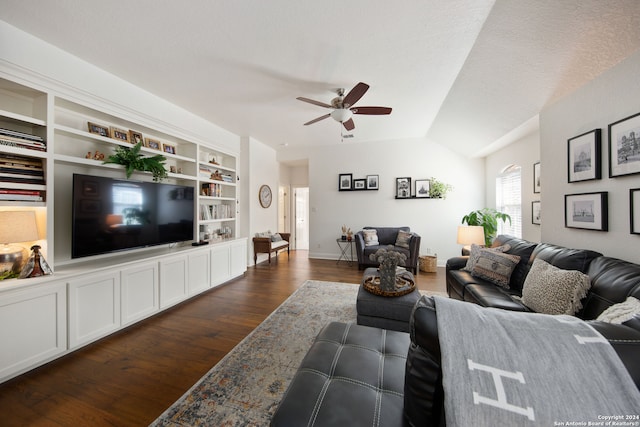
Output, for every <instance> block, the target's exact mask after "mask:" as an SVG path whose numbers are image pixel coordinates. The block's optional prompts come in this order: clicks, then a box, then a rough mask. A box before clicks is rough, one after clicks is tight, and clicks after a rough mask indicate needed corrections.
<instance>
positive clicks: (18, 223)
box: [0, 211, 38, 273]
mask: <svg viewBox="0 0 640 427" xmlns="http://www.w3.org/2000/svg"><path fill="white" fill-rule="evenodd" d="M34 240H38V227H37V225H36V214H35V213H34V212H33V211H3V212H0V273H3V272H6V271H12V272H14V273H20V270H21V268H22V265H23V264H24V261H25V260H26V258H27V255H28V252H27V249H26V248H23V247H22V246H20V245H15V244H14V243H22V242H33V241H34Z"/></svg>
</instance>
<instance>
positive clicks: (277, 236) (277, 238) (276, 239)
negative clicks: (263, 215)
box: [271, 233, 282, 242]
mask: <svg viewBox="0 0 640 427" xmlns="http://www.w3.org/2000/svg"><path fill="white" fill-rule="evenodd" d="M281 240H282V236H281V235H280V233H276V234H273V235H271V241H272V242H279V241H281Z"/></svg>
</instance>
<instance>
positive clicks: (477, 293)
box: [464, 284, 530, 311]
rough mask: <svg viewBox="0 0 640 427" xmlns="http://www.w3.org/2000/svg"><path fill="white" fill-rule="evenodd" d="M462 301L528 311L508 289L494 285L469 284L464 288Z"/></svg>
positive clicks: (503, 308)
mask: <svg viewBox="0 0 640 427" xmlns="http://www.w3.org/2000/svg"><path fill="white" fill-rule="evenodd" d="M464 301H467V302H471V303H474V304H478V305H480V306H482V307H492V308H501V309H502V310H510V311H530V310H529V309H528V308H527V307H526V306H525V305H524V304H523V303H522V302H521V301H520V300H519V299H518V298H517V297H515V298H514V296H513V295H512V294H510V293H509V290H508V289H504V288H500V287H498V286H495V285H480V284H473V285H469V286H467V287H466V288H465V290H464Z"/></svg>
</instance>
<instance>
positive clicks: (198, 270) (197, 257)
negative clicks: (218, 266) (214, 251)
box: [189, 250, 211, 295]
mask: <svg viewBox="0 0 640 427" xmlns="http://www.w3.org/2000/svg"><path fill="white" fill-rule="evenodd" d="M209 252H210V251H209V250H203V251H200V252H196V253H192V254H189V295H195V294H198V293H200V292H203V291H204V290H206V289H209V287H210V286H211V281H210V279H209V278H210V271H211V269H210V268H209V263H210V262H211V260H210V255H209Z"/></svg>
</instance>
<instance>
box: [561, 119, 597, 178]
mask: <svg viewBox="0 0 640 427" xmlns="http://www.w3.org/2000/svg"><path fill="white" fill-rule="evenodd" d="M601 136H602V130H601V129H593V130H591V131H589V132H586V133H583V134H582V135H578V136H575V137H573V138H570V139H569V140H567V180H568V182H569V183H571V182H579V181H591V180H596V179H601V178H602V168H601V160H600V157H601V156H600V154H601Z"/></svg>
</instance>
